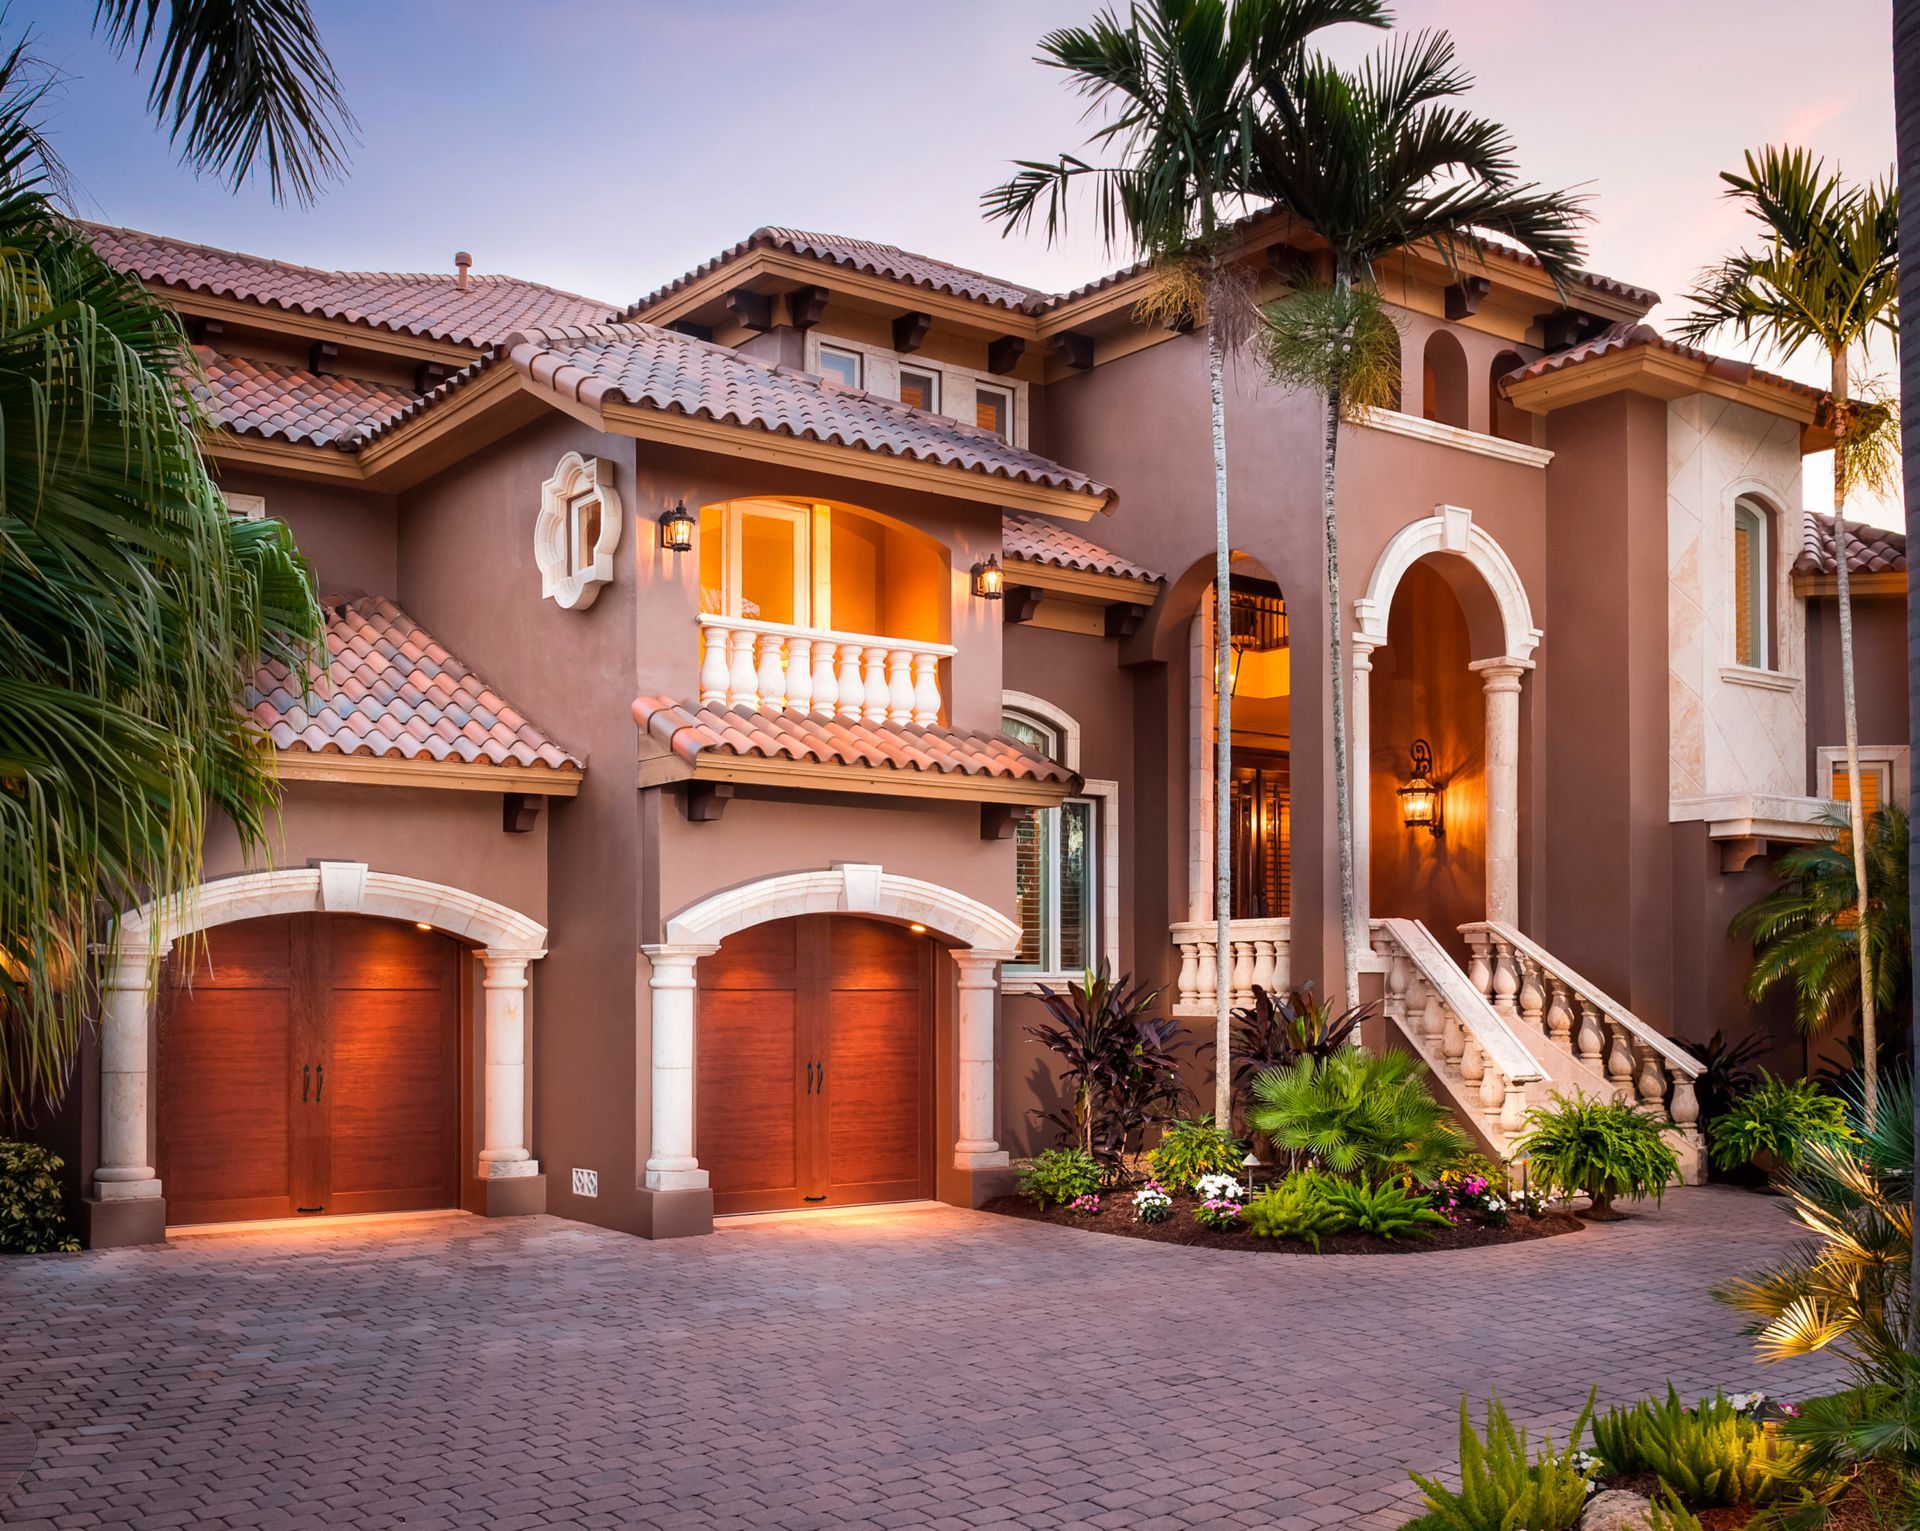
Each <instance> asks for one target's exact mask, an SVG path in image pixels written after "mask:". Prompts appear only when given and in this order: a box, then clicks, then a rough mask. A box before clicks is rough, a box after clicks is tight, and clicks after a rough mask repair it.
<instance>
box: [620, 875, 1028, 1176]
mask: <svg viewBox="0 0 1920 1531" xmlns="http://www.w3.org/2000/svg"><path fill="white" fill-rule="evenodd" d="M802 914H864V915H869V916H873V917H876V918H879V919H887V920H895V921H898V922H899V923H901V924H903V925H924V926H925V927H926V928H927V930H928V931H929V932H930V933H932V934H934V935H938V936H944V937H946V938H948V939H950V940H952V941H954V942H955V943H957V944H956V946H955V948H954V949H953V960H954V963H955V965H956V966H957V967H958V968H959V1004H958V1007H957V1012H956V1030H957V1032H958V1041H959V1053H960V1068H959V1103H958V1105H959V1109H958V1113H957V1122H958V1128H959V1130H958V1136H957V1140H956V1141H955V1143H954V1146H953V1148H954V1152H953V1162H954V1167H955V1168H956V1169H961V1170H991V1169H1001V1168H1004V1167H1005V1166H1006V1164H1007V1162H1008V1155H1007V1151H1006V1150H1005V1149H1004V1148H1002V1147H1000V1145H999V1143H998V1142H997V1141H996V1139H995V1136H994V1131H995V1129H994V1088H993V1074H994V996H995V994H996V993H997V992H998V990H999V979H998V977H997V976H996V974H995V971H994V970H995V968H996V967H997V966H998V965H999V964H1000V963H1002V962H1005V961H1008V960H1010V959H1011V958H1012V957H1013V954H1014V952H1015V951H1016V950H1017V949H1018V947H1019V944H1020V927H1019V926H1018V925H1016V924H1015V923H1014V922H1013V921H1012V920H1011V919H1009V918H1008V917H1007V916H1006V915H1004V914H1002V913H1000V912H999V911H998V910H997V909H993V908H990V907H989V906H987V905H986V904H983V903H981V902H980V901H979V900H978V899H975V898H969V897H968V896H967V895H966V894H964V893H960V892H956V891H955V890H954V889H952V888H945V887H942V886H940V885H939V884H938V883H931V882H924V881H922V880H920V879H919V878H915V877H903V876H901V875H899V874H898V873H894V872H888V871H885V870H883V869H882V868H881V867H878V866H875V865H871V864H866V863H842V864H840V865H837V866H832V867H828V868H825V869H824V870H821V871H809V872H788V873H783V874H781V875H779V876H774V877H763V878H759V879H756V880H755V881H753V882H749V883H744V884H742V885H741V886H739V887H737V888H729V889H726V890H724V891H722V892H719V893H714V894H710V895H709V896H707V897H706V898H703V899H701V900H700V901H699V902H697V903H695V904H693V905H691V906H690V907H688V908H686V909H684V910H682V911H681V912H680V913H679V914H677V915H675V916H674V917H673V918H672V919H670V920H668V921H667V929H666V936H667V939H666V940H665V941H662V942H658V943H656V944H653V945H648V946H643V947H641V948H640V950H641V951H642V953H644V954H645V956H646V957H647V960H648V961H649V963H650V964H651V965H652V968H653V972H652V976H651V977H650V978H649V979H648V980H647V985H648V988H649V989H650V990H651V991H652V998H653V1007H652V1008H653V1067H652V1079H651V1088H652V1095H653V1102H652V1106H653V1109H652V1112H651V1116H652V1123H653V1130H652V1141H651V1148H650V1151H649V1153H648V1155H647V1161H646V1188H647V1189H648V1190H649V1191H695V1192H703V1191H705V1190H707V1188H708V1185H707V1172H706V1171H705V1170H704V1169H702V1168H701V1167H700V1163H699V1160H698V1159H697V1158H696V1157H695V1156H694V1151H693V1095H694V1090H693V1082H694V1066H695V1060H696V1053H695V1046H694V1037H695V1026H696V1024H697V1018H696V1015H695V1011H696V1005H695V993H696V978H695V965H696V964H697V963H698V962H699V960H700V958H702V957H705V956H708V955H710V954H711V953H713V952H716V951H718V950H719V948H720V943H721V941H722V940H724V939H725V938H726V937H727V936H730V935H732V934H733V933H734V932H735V931H739V930H745V929H746V928H747V927H748V926H750V925H758V924H761V923H763V922H764V921H767V920H778V919H786V918H788V917H790V916H793V915H802Z"/></svg>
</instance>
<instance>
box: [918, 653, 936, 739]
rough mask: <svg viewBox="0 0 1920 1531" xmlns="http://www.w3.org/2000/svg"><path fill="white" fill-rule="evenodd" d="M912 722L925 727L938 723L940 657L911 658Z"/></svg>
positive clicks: (921, 656) (934, 655) (933, 655)
mask: <svg viewBox="0 0 1920 1531" xmlns="http://www.w3.org/2000/svg"><path fill="white" fill-rule="evenodd" d="M913 721H914V722H916V723H918V724H920V726H921V727H923V728H924V727H926V726H928V725H929V724H933V723H938V722H939V721H940V656H939V655H937V654H915V655H914V656H913Z"/></svg>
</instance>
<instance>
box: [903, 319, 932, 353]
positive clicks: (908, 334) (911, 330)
mask: <svg viewBox="0 0 1920 1531" xmlns="http://www.w3.org/2000/svg"><path fill="white" fill-rule="evenodd" d="M932 328H933V315H932V314H923V313H920V312H918V311H915V312H913V313H908V314H902V315H900V317H899V318H897V319H895V320H894V321H893V348H894V350H896V351H899V352H900V353H901V354H902V355H905V354H908V353H911V352H914V351H917V350H919V349H920V346H921V343H922V342H924V341H925V340H926V338H927V331H928V330H930V329H932Z"/></svg>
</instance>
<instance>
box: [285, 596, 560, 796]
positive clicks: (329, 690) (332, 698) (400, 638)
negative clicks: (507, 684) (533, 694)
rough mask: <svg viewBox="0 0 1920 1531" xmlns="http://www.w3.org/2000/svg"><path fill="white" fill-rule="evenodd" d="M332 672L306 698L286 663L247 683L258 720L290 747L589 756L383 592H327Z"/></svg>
mask: <svg viewBox="0 0 1920 1531" xmlns="http://www.w3.org/2000/svg"><path fill="white" fill-rule="evenodd" d="M323 604H324V605H325V607H326V613H327V651H328V653H329V654H330V655H331V656H332V660H331V663H330V664H329V665H328V667H327V673H326V676H325V678H324V679H322V680H321V681H320V682H319V683H318V685H316V687H315V689H314V693H313V695H312V696H311V697H302V696H301V695H300V692H299V689H298V686H297V684H296V683H295V682H294V681H292V680H291V679H290V678H289V676H288V674H287V671H286V669H285V668H284V667H282V666H281V665H278V664H267V665H263V666H262V667H261V669H260V672H259V674H258V675H256V676H255V677H254V680H253V683H252V684H251V685H250V686H248V687H247V706H248V708H249V709H250V710H251V711H252V713H253V720H254V721H255V722H256V723H258V724H259V725H260V726H261V727H262V728H263V729H265V730H266V731H267V733H268V734H269V736H271V738H272V739H273V742H274V745H275V747H276V748H278V749H282V750H295V751H305V752H309V753H313V754H329V755H375V756H392V757H395V758H397V759H401V760H452V761H459V762H461V763H463V764H467V765H500V766H529V767H535V766H545V767H549V768H552V769H555V770H565V769H569V768H573V769H578V768H579V766H580V765H581V762H580V760H579V759H578V758H576V757H575V756H573V755H570V754H568V753H567V751H566V750H564V749H562V748H561V747H560V746H559V745H558V744H556V743H555V742H554V741H553V740H552V739H551V738H549V737H548V736H547V735H546V734H545V733H543V732H542V731H541V730H540V729H539V728H538V727H537V726H536V725H534V724H532V723H530V722H528V721H527V719H526V718H525V717H523V716H521V714H520V713H519V712H518V711H516V710H515V709H514V707H513V706H512V704H511V703H509V702H508V701H507V700H506V699H505V698H504V697H502V696H501V695H500V693H499V692H497V691H495V690H494V689H493V688H492V687H491V686H489V685H488V684H487V683H486V682H485V681H484V680H482V679H481V678H480V677H479V676H478V675H475V674H474V673H473V671H471V670H469V669H468V668H467V667H466V666H465V665H464V664H462V663H461V662H460V661H459V660H458V659H456V658H454V656H453V655H451V654H449V653H448V652H447V651H446V650H445V649H444V648H442V647H441V646H440V645H439V644H438V643H436V642H435V641H434V639H433V636H432V634H430V633H428V632H426V631H425V630H424V629H423V628H422V627H421V626H420V624H419V623H417V622H415V621H414V620H413V618H411V617H410V616H408V615H407V614H406V613H405V612H404V611H402V610H401V609H400V608H399V607H398V606H396V605H394V603H393V602H392V601H390V600H388V599H386V597H384V596H377V595H361V596H328V597H326V598H325V599H324V601H323Z"/></svg>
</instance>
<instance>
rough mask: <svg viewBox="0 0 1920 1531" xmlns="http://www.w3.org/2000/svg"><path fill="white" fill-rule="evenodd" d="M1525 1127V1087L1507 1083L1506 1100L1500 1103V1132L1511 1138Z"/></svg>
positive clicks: (1510, 1081)
mask: <svg viewBox="0 0 1920 1531" xmlns="http://www.w3.org/2000/svg"><path fill="white" fill-rule="evenodd" d="M1526 1125H1527V1087H1526V1086H1525V1085H1522V1084H1515V1083H1514V1082H1513V1081H1512V1080H1511V1079H1509V1080H1508V1081H1507V1098H1506V1099H1505V1100H1503V1101H1502V1102H1501V1103H1500V1130H1501V1131H1502V1132H1504V1133H1506V1134H1507V1136H1508V1137H1509V1138H1511V1137H1512V1136H1513V1135H1514V1134H1515V1133H1517V1132H1519V1131H1520V1130H1521V1128H1523V1127H1525V1126H1526Z"/></svg>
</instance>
